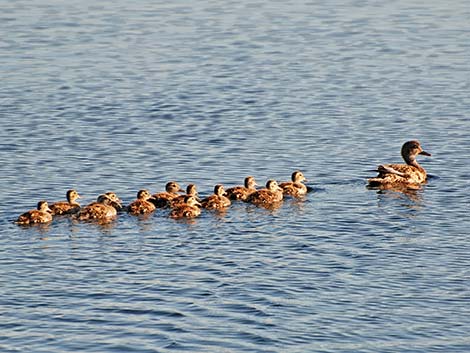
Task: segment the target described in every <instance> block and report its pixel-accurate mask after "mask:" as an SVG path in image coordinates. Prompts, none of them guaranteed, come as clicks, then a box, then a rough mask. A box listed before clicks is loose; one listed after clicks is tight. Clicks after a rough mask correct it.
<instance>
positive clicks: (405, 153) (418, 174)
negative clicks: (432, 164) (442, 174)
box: [368, 140, 431, 189]
mask: <svg viewBox="0 0 470 353" xmlns="http://www.w3.org/2000/svg"><path fill="white" fill-rule="evenodd" d="M418 155H422V156H429V157H430V156H431V153H428V152H426V151H424V150H423V148H422V147H421V144H420V142H419V141H417V140H411V141H407V142H405V143H404V144H403V146H402V148H401V156H402V158H403V160H404V161H405V163H406V164H382V165H379V166H378V168H377V171H378V172H379V175H378V176H376V177H375V178H370V179H368V186H369V187H378V188H380V189H393V188H405V189H407V188H409V189H419V188H420V187H421V185H422V184H424V183H425V182H426V181H427V173H426V170H425V169H424V168H423V167H422V166H421V165H420V164H419V163H418V161H417V160H416V157H417V156H418Z"/></svg>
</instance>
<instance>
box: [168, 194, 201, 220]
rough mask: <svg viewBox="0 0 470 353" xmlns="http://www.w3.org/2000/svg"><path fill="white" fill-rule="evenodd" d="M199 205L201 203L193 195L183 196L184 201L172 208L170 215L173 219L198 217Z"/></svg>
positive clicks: (199, 212)
mask: <svg viewBox="0 0 470 353" xmlns="http://www.w3.org/2000/svg"><path fill="white" fill-rule="evenodd" d="M200 206H201V204H200V203H199V202H198V201H197V200H196V198H195V197H194V196H190V195H188V196H185V199H184V203H183V204H182V205H180V206H178V207H175V208H174V209H172V210H171V212H170V217H171V218H173V219H181V218H195V217H198V216H199V215H200V214H201V208H200Z"/></svg>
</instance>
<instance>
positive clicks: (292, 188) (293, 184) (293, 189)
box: [279, 170, 307, 197]
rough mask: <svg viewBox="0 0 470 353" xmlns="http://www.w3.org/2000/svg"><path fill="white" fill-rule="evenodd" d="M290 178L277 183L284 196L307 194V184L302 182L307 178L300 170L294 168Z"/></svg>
mask: <svg viewBox="0 0 470 353" xmlns="http://www.w3.org/2000/svg"><path fill="white" fill-rule="evenodd" d="M291 179H292V181H286V182H284V183H280V184H279V187H280V188H281V189H282V193H283V194H284V196H293V197H302V196H304V195H305V194H307V186H306V185H305V184H303V183H302V182H303V181H307V179H306V178H305V176H304V174H303V173H302V172H301V171H299V170H296V171H295V172H293V173H292V176H291Z"/></svg>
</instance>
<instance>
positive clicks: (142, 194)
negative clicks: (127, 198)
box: [127, 190, 155, 216]
mask: <svg viewBox="0 0 470 353" xmlns="http://www.w3.org/2000/svg"><path fill="white" fill-rule="evenodd" d="M151 197H152V195H151V194H150V192H148V190H139V192H137V200H135V201H133V202H131V203H130V204H129V205H128V206H127V212H128V213H130V214H132V215H135V216H137V215H141V214H147V213H151V212H153V211H155V205H154V204H153V203H151V202H150V201H148V199H149V198H151Z"/></svg>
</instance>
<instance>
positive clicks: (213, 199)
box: [201, 184, 232, 210]
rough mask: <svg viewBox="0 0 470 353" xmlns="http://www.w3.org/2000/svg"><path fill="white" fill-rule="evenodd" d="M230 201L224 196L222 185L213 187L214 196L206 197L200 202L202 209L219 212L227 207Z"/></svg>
mask: <svg viewBox="0 0 470 353" xmlns="http://www.w3.org/2000/svg"><path fill="white" fill-rule="evenodd" d="M231 203H232V202H231V201H230V199H229V198H228V197H226V196H225V189H224V186H223V185H222V184H217V185H216V186H214V194H212V195H210V196H208V197H206V198H205V199H203V200H202V201H201V205H202V207H203V208H205V209H207V210H221V209H225V208H227V207H229V206H230V205H231Z"/></svg>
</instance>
